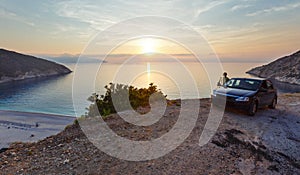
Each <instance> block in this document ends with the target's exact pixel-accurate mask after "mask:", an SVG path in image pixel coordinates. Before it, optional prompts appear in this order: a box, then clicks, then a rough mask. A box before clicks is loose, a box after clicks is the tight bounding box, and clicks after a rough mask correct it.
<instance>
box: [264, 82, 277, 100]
mask: <svg viewBox="0 0 300 175" xmlns="http://www.w3.org/2000/svg"><path fill="white" fill-rule="evenodd" d="M266 84H267V94H266V103H267V105H269V104H271V103H272V100H273V99H274V97H275V95H276V90H275V89H274V86H273V84H272V82H271V81H269V80H266Z"/></svg>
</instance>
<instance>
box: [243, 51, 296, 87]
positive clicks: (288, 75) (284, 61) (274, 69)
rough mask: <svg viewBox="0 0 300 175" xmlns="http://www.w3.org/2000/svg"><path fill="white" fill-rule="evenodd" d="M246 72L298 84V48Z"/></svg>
mask: <svg viewBox="0 0 300 175" xmlns="http://www.w3.org/2000/svg"><path fill="white" fill-rule="evenodd" d="M246 73H248V74H252V75H255V76H258V77H263V78H274V79H276V80H278V81H281V82H284V83H290V84H298V85H300V50H299V51H298V52H295V53H293V54H292V55H289V56H285V57H282V58H279V59H277V60H275V61H273V62H271V63H269V64H267V65H263V66H260V67H256V68H253V69H251V70H249V71H247V72H246Z"/></svg>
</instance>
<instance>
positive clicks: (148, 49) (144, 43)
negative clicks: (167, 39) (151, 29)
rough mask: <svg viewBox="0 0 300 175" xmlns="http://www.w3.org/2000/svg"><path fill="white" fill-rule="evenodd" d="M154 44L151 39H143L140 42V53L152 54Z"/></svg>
mask: <svg viewBox="0 0 300 175" xmlns="http://www.w3.org/2000/svg"><path fill="white" fill-rule="evenodd" d="M155 45H156V42H155V40H154V39H152V38H144V39H141V41H140V46H141V53H143V54H151V53H154V52H155V51H156V50H155Z"/></svg>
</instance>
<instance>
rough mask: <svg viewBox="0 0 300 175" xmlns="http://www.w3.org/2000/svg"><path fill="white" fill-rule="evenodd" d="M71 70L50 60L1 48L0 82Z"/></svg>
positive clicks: (51, 74) (52, 74)
mask: <svg viewBox="0 0 300 175" xmlns="http://www.w3.org/2000/svg"><path fill="white" fill-rule="evenodd" d="M70 72H71V70H70V69H68V68H67V67H65V66H63V65H60V64H57V63H54V62H51V61H48V60H44V59H41V58H37V57H34V56H30V55H24V54H20V53H17V52H13V51H8V50H4V49H0V83H3V82H8V81H15V80H23V79H27V78H36V77H46V76H54V75H61V74H67V73H70Z"/></svg>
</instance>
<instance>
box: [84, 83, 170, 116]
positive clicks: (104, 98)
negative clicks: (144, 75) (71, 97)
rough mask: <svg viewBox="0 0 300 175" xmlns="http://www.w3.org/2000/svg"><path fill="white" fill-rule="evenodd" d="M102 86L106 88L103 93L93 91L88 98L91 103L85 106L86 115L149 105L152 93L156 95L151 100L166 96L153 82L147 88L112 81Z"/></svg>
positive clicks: (104, 114) (107, 113) (103, 113)
mask: <svg viewBox="0 0 300 175" xmlns="http://www.w3.org/2000/svg"><path fill="white" fill-rule="evenodd" d="M104 88H105V89H106V93H105V95H100V96H99V95H98V94H96V93H93V94H92V95H91V96H90V97H89V98H88V101H90V102H92V104H91V105H90V106H89V107H88V108H87V110H88V112H87V117H93V116H97V115H99V114H100V115H101V116H107V115H109V114H112V113H116V111H124V110H128V109H131V108H133V109H137V108H138V107H146V106H149V97H150V96H151V95H152V94H154V93H155V94H156V95H155V96H154V98H152V100H156V99H157V100H158V99H161V97H164V98H165V97H167V96H166V95H164V94H163V93H162V92H161V90H160V89H157V86H156V85H154V84H153V83H150V84H149V87H148V88H136V87H133V86H128V85H124V84H114V83H109V85H106V86H105V87H104ZM128 97H129V98H128ZM127 100H129V101H127ZM126 101H127V102H126ZM128 102H129V103H128ZM129 104H130V105H129Z"/></svg>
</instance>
